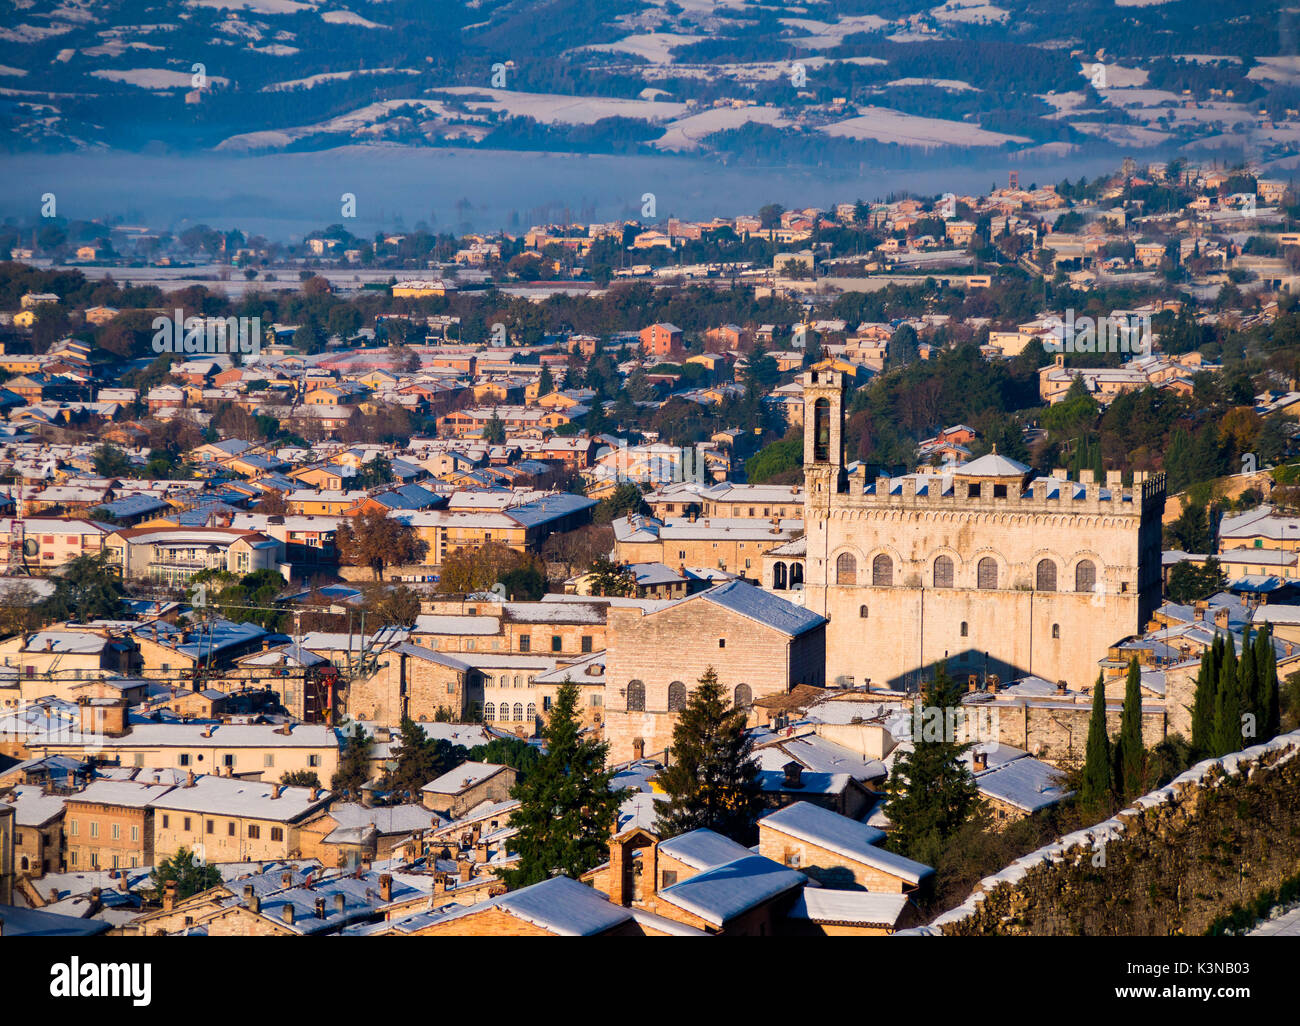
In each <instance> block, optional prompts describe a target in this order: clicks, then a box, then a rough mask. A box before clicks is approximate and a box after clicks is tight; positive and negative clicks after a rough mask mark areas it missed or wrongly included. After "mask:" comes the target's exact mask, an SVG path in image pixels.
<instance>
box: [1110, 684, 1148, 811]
mask: <svg viewBox="0 0 1300 1026" xmlns="http://www.w3.org/2000/svg"><path fill="white" fill-rule="evenodd" d="M1141 681H1142V678H1141V673H1140V671H1139V670H1138V662H1137V659H1136V658H1134V659H1132V660H1131V661H1130V662H1129V664H1128V679H1127V680H1126V681H1125V682H1124V709H1123V710H1122V711H1121V712H1120V715H1119V750H1120V752H1119V764H1120V771H1121V773H1122V774H1123V775H1122V776H1121V777H1119V778H1118V779H1117V783H1118V784H1119V786H1120V788H1122V790H1123V796H1124V797H1125V798H1131V797H1134V796H1136V795H1139V794H1141V793H1142V791H1143V784H1144V782H1145V778H1146V760H1147V750H1146V746H1145V745H1144V744H1143V743H1142V683H1141Z"/></svg>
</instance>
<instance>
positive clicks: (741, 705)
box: [736, 684, 754, 709]
mask: <svg viewBox="0 0 1300 1026" xmlns="http://www.w3.org/2000/svg"><path fill="white" fill-rule="evenodd" d="M753 701H754V695H753V693H752V692H751V691H750V690H749V685H748V684H737V685H736V708H737V709H748V708H749V707H750V705H752V704H753Z"/></svg>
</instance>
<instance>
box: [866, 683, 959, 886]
mask: <svg viewBox="0 0 1300 1026" xmlns="http://www.w3.org/2000/svg"><path fill="white" fill-rule="evenodd" d="M961 694H962V693H961V688H960V687H958V685H957V683H956V682H955V681H954V680H953V679H952V678H951V677H949V676H948V669H947V667H946V666H945V665H943V664H942V663H941V664H939V665H938V666H937V667H936V668H935V674H934V680H932V681H930V682H928V683H927V684H926V686H925V689H924V691H923V692H922V699H921V701H922V709H921V718H922V722H921V724H920V727H921V729H920V733H919V736H918V734H917V730H916V729H915V726H914V728H913V731H912V734H913V736H912V750H911V751H910V752H905V753H903V754H901V755H899V756H898V758H896V759H895V760H894V770H893V772H892V773H891V774H890V777H889V781H888V783H887V784H886V785H885V790H886V793H887V795H888V798H887V801H886V805H885V814H886V815H887V816H888V817H889V820H890V822H891V823H893V825H894V829H893V831H892V832H891V833H890V835H889V845H890V847H892V848H894V849H895V850H897V851H898V852H900V853H901V854H903V855H906V856H908V857H909V858H913V859H918V860H920V861H922V862H928V863H929V864H930V865H933V864H934V863H935V862H936V861H937V860H938V857H939V855H940V854H941V852H942V850H943V846H944V843H945V842H946V841H947V840H948V839H949V838H950V837H952V835H953V834H954V833H955V832H956V831H957V830H958V829H959V828H960V827H961V826H962V824H963V823H965V822H966V820H967V819H968V818H969V817H970V815H971V813H972V811H973V810H974V807H975V801H976V797H977V790H976V787H975V778H974V777H972V776H971V773H970V770H969V769H967V767H966V764H965V762H964V761H963V759H962V756H963V755H964V754H965V752H966V750H967V749H968V748H970V747H971V744H970V742H958V741H957V739H956V737H955V736H950V731H949V730H948V725H949V724H950V723H954V722H956V718H957V715H956V714H957V713H958V712H959V710H960V707H961ZM950 710H951V712H950ZM940 725H941V726H940ZM935 727H938V728H939V729H933V728H935Z"/></svg>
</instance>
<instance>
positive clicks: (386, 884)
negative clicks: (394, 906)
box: [379, 873, 393, 901]
mask: <svg viewBox="0 0 1300 1026" xmlns="http://www.w3.org/2000/svg"><path fill="white" fill-rule="evenodd" d="M379 899H380V900H381V901H392V900H393V876H392V874H391V873H381V874H380V875H379Z"/></svg>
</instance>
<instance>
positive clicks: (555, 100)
mask: <svg viewBox="0 0 1300 1026" xmlns="http://www.w3.org/2000/svg"><path fill="white" fill-rule="evenodd" d="M438 91H439V92H441V93H456V94H461V95H464V96H465V97H466V100H465V102H466V103H467V104H468V105H469V107H470V109H471V110H493V111H501V112H504V113H506V114H508V115H509V116H511V117H527V118H533V119H534V120H535V121H540V122H541V123H542V124H547V125H550V124H557V123H559V124H566V125H590V124H594V123H595V122H597V121H599V120H600V119H601V118H619V117H621V118H643V119H645V120H647V121H668V120H671V119H673V118H678V117H681V116H682V115H683V114H685V113H686V109H687V108H686V104H684V103H666V102H664V101H662V100H622V99H617V98H614V97H608V96H560V95H557V94H555V93H517V92H513V91H511V90H508V89H481V88H479V87H478V86H451V87H448V88H444V89H439V90H438ZM470 97H487V99H485V100H484V99H478V100H475V99H470Z"/></svg>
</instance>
